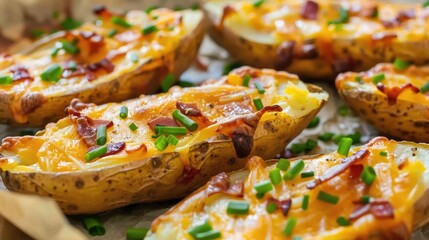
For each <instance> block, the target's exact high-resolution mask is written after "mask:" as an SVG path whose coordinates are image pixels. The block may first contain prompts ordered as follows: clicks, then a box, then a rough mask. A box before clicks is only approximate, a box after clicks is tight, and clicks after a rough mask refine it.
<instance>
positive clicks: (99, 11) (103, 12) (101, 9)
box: [92, 5, 113, 18]
mask: <svg viewBox="0 0 429 240" xmlns="http://www.w3.org/2000/svg"><path fill="white" fill-rule="evenodd" d="M92 12H93V13H94V14H95V15H97V16H100V17H102V18H108V17H109V18H110V17H112V16H113V14H112V13H111V12H109V10H107V8H106V6H104V5H99V6H95V7H94V8H93V9H92Z"/></svg>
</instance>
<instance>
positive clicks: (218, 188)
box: [206, 172, 243, 197]
mask: <svg viewBox="0 0 429 240" xmlns="http://www.w3.org/2000/svg"><path fill="white" fill-rule="evenodd" d="M216 193H224V194H227V195H230V196H237V197H242V196H243V183H237V184H233V185H231V184H230V182H229V177H228V175H226V173H224V172H222V173H219V174H218V175H216V176H214V177H212V178H211V179H210V182H209V184H208V186H207V189H206V194H207V196H211V195H213V194H216Z"/></svg>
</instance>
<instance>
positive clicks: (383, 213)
mask: <svg viewBox="0 0 429 240" xmlns="http://www.w3.org/2000/svg"><path fill="white" fill-rule="evenodd" d="M370 206H371V207H370V211H371V213H372V215H374V217H376V218H394V213H393V207H392V205H391V204H390V202H389V201H386V200H374V201H372V202H371V203H370Z"/></svg>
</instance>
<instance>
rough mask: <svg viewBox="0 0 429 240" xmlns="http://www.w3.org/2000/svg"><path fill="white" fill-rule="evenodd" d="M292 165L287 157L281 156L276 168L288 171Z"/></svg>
mask: <svg viewBox="0 0 429 240" xmlns="http://www.w3.org/2000/svg"><path fill="white" fill-rule="evenodd" d="M289 166H290V161H289V160H287V159H285V158H280V159H279V161H278V162H277V166H276V168H278V169H280V170H282V171H286V170H287V169H288V168H289Z"/></svg>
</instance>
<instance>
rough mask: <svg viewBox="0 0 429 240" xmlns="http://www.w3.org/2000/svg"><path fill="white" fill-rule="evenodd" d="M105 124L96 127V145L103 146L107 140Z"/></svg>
mask: <svg viewBox="0 0 429 240" xmlns="http://www.w3.org/2000/svg"><path fill="white" fill-rule="evenodd" d="M106 129H107V128H106V125H101V126H98V127H97V145H98V146H103V145H104V144H106V142H107V132H106V131H107V130H106Z"/></svg>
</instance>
